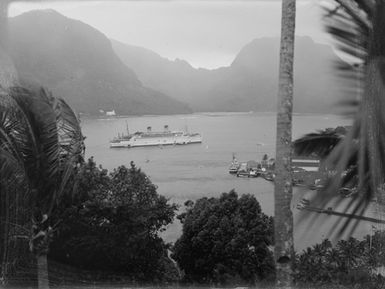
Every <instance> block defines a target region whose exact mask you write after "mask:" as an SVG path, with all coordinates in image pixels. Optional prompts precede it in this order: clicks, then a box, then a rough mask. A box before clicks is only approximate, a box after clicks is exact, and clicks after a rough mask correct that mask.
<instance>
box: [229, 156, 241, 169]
mask: <svg viewBox="0 0 385 289" xmlns="http://www.w3.org/2000/svg"><path fill="white" fill-rule="evenodd" d="M239 167H240V163H239V162H238V160H237V158H236V157H235V154H233V160H232V161H231V164H230V166H229V173H230V174H236V173H237V172H238V169H239Z"/></svg>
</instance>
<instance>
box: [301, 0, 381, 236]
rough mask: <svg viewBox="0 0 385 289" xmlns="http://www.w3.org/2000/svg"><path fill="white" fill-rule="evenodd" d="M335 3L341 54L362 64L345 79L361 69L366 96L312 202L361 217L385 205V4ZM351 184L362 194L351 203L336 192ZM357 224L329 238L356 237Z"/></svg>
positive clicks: (342, 225) (332, 25)
mask: <svg viewBox="0 0 385 289" xmlns="http://www.w3.org/2000/svg"><path fill="white" fill-rule="evenodd" d="M335 2H336V5H337V6H339V9H338V11H337V12H334V14H333V15H332V16H331V22H329V24H328V31H329V32H330V33H331V34H332V35H333V36H334V37H335V38H336V39H337V40H338V42H339V46H340V49H341V50H342V51H344V52H345V53H349V54H350V55H351V56H355V57H358V58H359V60H360V61H361V62H362V63H363V65H359V66H352V70H351V71H349V69H347V70H346V71H347V72H348V74H345V76H347V77H352V75H353V74H354V71H353V70H354V69H359V77H357V78H355V79H357V81H358V82H360V85H359V86H360V87H362V90H361V91H362V95H360V98H359V110H358V112H357V114H356V116H355V121H354V125H353V128H352V129H351V130H350V132H349V134H348V135H347V136H346V137H345V138H344V139H343V141H341V142H340V143H339V144H338V145H337V146H336V147H335V149H334V150H333V151H332V152H331V153H330V155H329V157H328V158H327V161H326V166H327V169H328V170H329V171H331V172H333V174H332V175H331V176H330V178H329V179H328V180H327V182H326V187H325V189H324V190H323V191H321V192H319V194H317V195H316V196H315V197H314V198H313V199H312V200H311V202H312V204H316V205H317V206H320V207H322V208H326V207H327V206H329V205H331V204H332V205H333V206H339V205H342V204H343V205H344V207H343V210H344V211H345V212H351V213H353V214H358V215H362V214H364V213H365V212H366V211H367V210H368V207H369V206H370V202H371V201H372V200H377V202H378V203H380V204H385V136H384V132H385V115H384V114H383V111H384V110H385V96H384V91H385V85H384V80H385V19H384V17H383V15H385V3H384V1H382V0H351V1H346V0H344V1H342V0H335ZM329 13H330V11H329ZM365 19H366V20H365ZM340 71H341V70H340ZM356 100H357V99H356V98H353V101H356ZM348 182H352V184H353V185H355V186H357V188H358V193H357V194H355V195H353V196H352V198H351V199H350V201H349V202H346V200H343V199H342V198H339V197H338V194H337V192H338V191H339V189H340V188H341V187H342V186H343V185H345V184H346V183H348ZM305 218H307V217H306V216H303V219H302V220H304V219H305ZM312 218H313V220H314V218H317V216H312ZM358 224H359V223H358V222H357V221H354V220H353V219H345V220H342V219H341V220H340V221H339V222H337V223H336V224H334V226H333V227H332V228H331V231H330V233H337V235H338V236H341V234H343V233H346V232H349V233H351V232H353V231H354V230H355V229H356V227H357V225H358Z"/></svg>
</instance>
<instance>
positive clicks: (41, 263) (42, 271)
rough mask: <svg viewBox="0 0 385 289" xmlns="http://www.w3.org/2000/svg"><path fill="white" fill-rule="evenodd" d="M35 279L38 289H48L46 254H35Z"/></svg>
mask: <svg viewBox="0 0 385 289" xmlns="http://www.w3.org/2000/svg"><path fill="white" fill-rule="evenodd" d="M37 281H38V286H39V287H38V288H39V289H49V282H48V281H49V279H48V261H47V254H42V255H39V256H37Z"/></svg>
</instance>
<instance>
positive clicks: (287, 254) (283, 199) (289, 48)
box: [274, 0, 296, 288]
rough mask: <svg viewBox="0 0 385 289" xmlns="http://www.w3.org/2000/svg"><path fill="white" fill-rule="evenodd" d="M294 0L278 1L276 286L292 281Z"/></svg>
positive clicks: (286, 284) (284, 285)
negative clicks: (279, 41) (279, 4)
mask: <svg viewBox="0 0 385 289" xmlns="http://www.w3.org/2000/svg"><path fill="white" fill-rule="evenodd" d="M295 10H296V2H295V0H283V1H282V23H281V25H282V26H281V49H280V66H279V92H278V108H277V112H278V114H277V140H276V162H275V170H276V178H275V189H274V200H275V219H274V231H275V249H274V253H275V262H276V269H277V286H278V287H285V288H289V287H290V286H291V284H292V263H293V259H294V244H293V243H294V242H293V215H292V212H291V209H290V206H291V199H292V168H291V154H292V146H291V141H292V139H291V131H292V110H293V61H294V32H295Z"/></svg>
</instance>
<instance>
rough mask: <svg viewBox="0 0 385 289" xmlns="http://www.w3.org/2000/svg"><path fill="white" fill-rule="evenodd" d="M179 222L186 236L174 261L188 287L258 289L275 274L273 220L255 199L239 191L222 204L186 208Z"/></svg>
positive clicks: (207, 201)
mask: <svg viewBox="0 0 385 289" xmlns="http://www.w3.org/2000/svg"><path fill="white" fill-rule="evenodd" d="M185 205H186V207H187V211H186V212H185V213H183V214H181V215H179V216H178V218H179V219H180V220H181V222H182V224H183V234H182V236H181V237H180V238H179V239H178V240H177V242H176V243H175V246H174V248H173V255H172V257H173V258H174V259H175V260H176V261H177V262H178V264H179V266H180V267H181V269H183V270H184V272H185V278H186V280H187V281H193V282H200V283H212V282H213V283H221V284H225V283H230V282H238V283H249V284H252V283H255V282H256V281H257V280H260V279H264V278H267V277H269V276H270V275H271V274H272V273H273V272H274V264H273V256H272V253H271V251H270V250H269V248H268V246H269V245H271V244H272V242H273V219H272V217H268V216H267V215H265V214H264V213H263V212H262V210H261V206H260V204H259V203H258V201H257V200H256V198H255V197H254V196H252V195H243V196H241V197H238V195H237V193H236V192H235V191H233V190H232V191H230V192H229V193H223V194H222V195H221V197H220V198H202V199H199V200H197V201H196V203H195V204H194V203H193V202H191V201H188V202H186V204H185Z"/></svg>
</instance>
